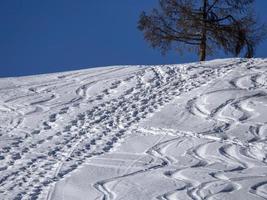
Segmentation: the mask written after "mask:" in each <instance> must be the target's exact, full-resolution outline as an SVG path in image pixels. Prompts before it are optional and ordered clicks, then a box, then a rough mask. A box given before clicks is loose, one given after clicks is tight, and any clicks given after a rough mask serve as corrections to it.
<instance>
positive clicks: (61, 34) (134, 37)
mask: <svg viewBox="0 0 267 200" xmlns="http://www.w3.org/2000/svg"><path fill="white" fill-rule="evenodd" d="M156 4H157V1H156V0H114V1H110V0H45V1H42V0H1V1H0V26H1V31H0V77H6V76H20V75H30V74H39V73H48V72H56V71H67V70H74V69H81V68H88V67H94V66H105V65H124V64H170V63H184V62H190V61H196V60H197V57H196V56H195V55H192V54H187V53H185V54H184V55H183V56H179V55H178V54H177V53H170V54H168V55H167V56H161V54H160V52H159V51H157V50H153V49H152V48H150V47H149V45H148V43H146V42H145V41H144V39H143V36H142V33H141V32H139V31H138V30H137V28H136V26H137V20H138V16H139V14H140V12H141V11H142V10H150V9H151V8H153V7H154V6H155V5H156ZM266 9H267V1H266V0H256V11H257V14H258V15H259V16H260V18H261V20H262V21H266V22H267V12H266ZM256 57H267V42H266V41H265V42H264V43H262V44H261V45H260V46H259V47H258V50H257V53H256Z"/></svg>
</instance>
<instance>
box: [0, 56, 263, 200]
mask: <svg viewBox="0 0 267 200" xmlns="http://www.w3.org/2000/svg"><path fill="white" fill-rule="evenodd" d="M266 139H267V60H265V59H224V60H213V61H209V62H200V63H191V64H185V65H164V66H116V67H103V68H95V69H88V70H80V71H71V72H64V73H54V74H46V75H37V76H28V77H19V78H2V79H0V199H3V200H9V199H10V200H11V199H17V200H18V199H25V200H26V199H27V200H28V199H44V200H63V199H64V200H76V199H77V200H84V199H89V200H115V199H118V200H150V199H157V200H174V199H183V200H187V199H193V200H200V199H214V200H215V199H242V200H245V199H247V200H248V199H267V160H266V158H267V141H266Z"/></svg>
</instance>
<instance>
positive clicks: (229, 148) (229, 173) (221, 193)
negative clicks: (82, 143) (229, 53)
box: [94, 61, 267, 200]
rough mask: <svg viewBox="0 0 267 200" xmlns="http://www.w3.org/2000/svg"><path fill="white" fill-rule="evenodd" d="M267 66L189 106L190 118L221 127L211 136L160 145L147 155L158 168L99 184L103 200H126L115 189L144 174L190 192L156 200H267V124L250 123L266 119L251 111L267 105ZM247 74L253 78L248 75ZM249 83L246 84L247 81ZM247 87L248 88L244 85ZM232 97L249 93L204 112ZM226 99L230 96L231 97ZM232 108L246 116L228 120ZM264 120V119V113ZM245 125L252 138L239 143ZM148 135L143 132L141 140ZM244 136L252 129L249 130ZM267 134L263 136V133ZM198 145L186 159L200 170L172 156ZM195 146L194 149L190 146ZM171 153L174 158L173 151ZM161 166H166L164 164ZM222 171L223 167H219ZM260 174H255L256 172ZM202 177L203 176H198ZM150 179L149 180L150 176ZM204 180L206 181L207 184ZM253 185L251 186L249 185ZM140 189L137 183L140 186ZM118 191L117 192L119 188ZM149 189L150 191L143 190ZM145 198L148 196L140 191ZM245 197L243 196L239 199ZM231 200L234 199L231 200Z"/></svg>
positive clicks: (177, 137)
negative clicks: (221, 98) (253, 106)
mask: <svg viewBox="0 0 267 200" xmlns="http://www.w3.org/2000/svg"><path fill="white" fill-rule="evenodd" d="M259 64H265V65H264V66H263V67H262V69H263V70H262V69H261V70H259V72H258V73H257V72H255V71H257V70H255V68H253V67H252V66H257V65H259ZM266 65H267V63H266V62H263V63H262V62H261V61H260V62H255V61H252V62H248V63H246V64H245V65H244V66H243V67H244V68H248V69H251V70H252V72H251V74H250V75H244V76H240V77H239V78H234V79H231V80H229V89H224V90H213V91H211V92H210V91H209V92H207V93H205V92H204V93H203V94H201V95H199V96H197V97H195V98H192V99H191V100H189V101H188V103H187V107H186V108H187V109H188V112H189V113H191V114H192V115H196V116H198V117H201V118H205V119H206V120H212V121H214V123H215V126H214V127H213V128H212V129H211V130H209V131H205V132H198V133H192V132H175V131H174V132H172V133H169V134H170V135H172V136H174V138H172V139H168V140H163V141H159V142H158V143H156V144H155V145H153V146H152V147H151V148H149V149H148V150H147V151H146V152H144V153H145V154H146V155H149V156H151V157H152V158H154V159H153V160H154V161H155V163H154V165H152V166H150V165H149V166H147V167H146V168H143V169H141V170H140V169H138V170H137V171H134V172H131V173H127V172H125V173H124V174H123V175H120V176H118V177H112V178H109V179H105V180H101V181H98V182H97V183H95V184H94V187H95V189H96V190H98V191H99V192H100V193H102V196H100V197H99V198H98V199H101V200H113V199H117V198H118V199H124V198H125V196H120V194H119V193H116V190H114V188H115V186H116V187H117V185H119V183H120V182H121V181H123V180H125V179H127V180H128V181H129V180H131V177H134V176H136V175H139V174H144V175H145V174H148V173H151V171H154V170H160V172H159V173H161V171H163V174H164V175H165V176H166V177H168V178H170V179H172V180H174V181H177V182H180V183H181V182H182V183H184V186H182V187H179V188H177V189H175V190H172V191H169V192H167V193H164V194H161V195H157V196H154V197H153V198H152V197H151V199H158V200H173V199H180V198H183V197H186V198H188V199H194V200H195V199H196V200H198V199H199V200H200V199H228V198H229V195H231V194H237V196H236V197H237V198H238V197H241V195H240V194H239V193H243V192H248V194H249V195H251V196H250V197H249V198H248V199H267V193H266V188H267V178H266V175H267V162H266V158H267V148H266V147H267V145H266V135H264V131H260V130H261V128H262V127H263V126H265V125H266V121H264V122H261V123H255V122H254V121H252V122H251V120H250V119H253V118H255V116H260V113H257V112H252V110H251V109H250V108H249V107H248V106H247V104H248V101H251V102H253V101H254V104H257V101H260V102H262V101H264V100H265V101H266V95H267V94H266V93H265V91H264V89H265V88H266V85H265V84H266V83H265V82H264V81H266V77H265V76H266V73H267V70H266V69H265V67H266ZM246 73H247V72H246ZM243 79H246V80H243ZM242 82H243V83H242ZM229 91H234V92H236V91H245V93H244V95H241V96H240V97H239V96H237V95H236V96H234V97H233V98H231V96H229V97H227V95H226V97H227V98H226V99H225V100H224V101H222V102H219V103H217V105H216V107H214V108H213V107H212V109H210V110H209V109H208V108H207V109H206V108H203V105H205V104H207V102H209V98H210V97H212V96H215V95H218V93H222V94H224V93H225V92H229ZM225 94H226V93H225ZM229 107H231V109H233V110H237V111H238V112H239V113H240V114H239V115H238V117H236V116H235V115H234V116H228V115H225V114H224V113H227V112H226V111H227V110H228V109H229ZM263 114H264V113H263ZM239 124H242V125H246V126H247V127H248V130H247V133H246V134H250V135H251V136H252V138H251V139H249V140H244V139H238V137H231V134H230V137H229V136H227V133H231V131H233V130H234V129H235V128H236V127H238V125H239ZM144 131H145V130H142V131H141V132H140V133H139V134H140V135H141V134H142V133H143V132H144ZM243 131H244V132H245V131H246V129H244V130H243ZM163 132H164V134H166V133H168V132H170V130H165V131H164V130H163V129H160V130H155V132H154V131H153V130H150V131H149V134H151V133H152V134H162V133H163ZM260 132H262V133H260ZM192 140H193V141H198V143H200V144H199V145H193V146H192V147H191V148H188V149H186V148H185V149H184V150H185V151H186V152H185V153H183V155H185V156H184V157H186V156H188V157H190V158H191V159H192V160H194V164H191V165H188V166H181V165H180V164H178V163H179V158H181V157H183V156H181V157H178V156H177V157H178V158H175V157H174V156H173V155H172V154H171V153H170V152H173V150H172V149H171V148H170V147H172V146H176V148H177V152H176V153H177V154H179V153H180V152H179V145H180V144H182V143H191V142H193V141H192ZM189 146H190V145H189ZM169 148H170V151H169V153H168V149H169ZM158 160H160V161H161V162H160V163H158ZM218 166H220V167H218ZM256 168H257V170H256V171H255V169H256ZM198 174H200V176H198ZM148 177H149V176H148ZM203 177H204V178H203ZM247 182H248V183H247ZM136 184H137V183H136ZM109 185H112V188H111V186H109ZM114 185H115V186H114ZM247 185H248V186H247ZM140 187H141V188H143V187H145V186H144V185H141V186H140ZM140 192H142V191H140ZM238 194H239V195H238ZM227 195H228V196H227Z"/></svg>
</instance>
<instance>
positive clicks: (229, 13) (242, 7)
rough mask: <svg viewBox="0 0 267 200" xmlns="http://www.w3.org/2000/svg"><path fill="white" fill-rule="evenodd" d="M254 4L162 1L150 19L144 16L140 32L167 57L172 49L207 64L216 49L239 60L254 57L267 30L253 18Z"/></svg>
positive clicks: (227, 0) (230, 0) (233, 0)
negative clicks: (189, 52) (242, 56)
mask: <svg viewBox="0 0 267 200" xmlns="http://www.w3.org/2000/svg"><path fill="white" fill-rule="evenodd" d="M253 2H254V0H159V7H158V8H155V9H153V10H152V12H151V13H150V14H149V15H148V14H146V13H145V12H142V14H141V15H140V19H139V22H138V28H139V29H140V30H141V31H143V33H144V38H145V39H146V40H147V41H148V42H149V43H150V44H151V46H152V47H153V48H160V49H161V51H162V53H163V54H164V53H166V52H167V51H168V50H170V49H171V48H172V47H175V48H176V50H178V51H180V52H183V50H185V49H187V50H193V51H196V52H197V53H198V54H199V59H200V60H201V61H204V60H205V59H206V56H207V54H208V55H211V54H213V53H214V51H215V48H219V49H223V50H224V52H225V53H231V54H233V55H235V56H238V55H239V54H240V53H241V52H245V57H247V58H251V57H253V55H254V51H255V47H256V45H257V44H258V43H259V42H260V41H261V40H262V39H263V37H264V35H265V26H264V25H259V24H258V23H257V20H256V17H255V16H254V15H253V9H252V5H253Z"/></svg>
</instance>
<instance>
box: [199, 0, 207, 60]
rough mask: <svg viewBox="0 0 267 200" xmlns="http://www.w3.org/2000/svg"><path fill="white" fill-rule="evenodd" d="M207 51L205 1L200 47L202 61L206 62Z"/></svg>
mask: <svg viewBox="0 0 267 200" xmlns="http://www.w3.org/2000/svg"><path fill="white" fill-rule="evenodd" d="M206 51H207V0H203V15H202V33H201V41H200V46H199V59H200V61H205V60H206Z"/></svg>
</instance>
